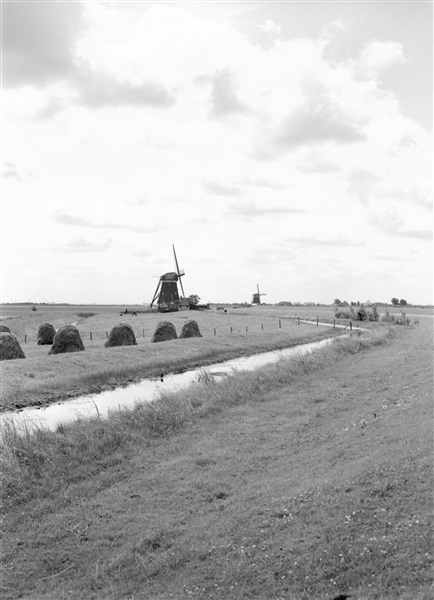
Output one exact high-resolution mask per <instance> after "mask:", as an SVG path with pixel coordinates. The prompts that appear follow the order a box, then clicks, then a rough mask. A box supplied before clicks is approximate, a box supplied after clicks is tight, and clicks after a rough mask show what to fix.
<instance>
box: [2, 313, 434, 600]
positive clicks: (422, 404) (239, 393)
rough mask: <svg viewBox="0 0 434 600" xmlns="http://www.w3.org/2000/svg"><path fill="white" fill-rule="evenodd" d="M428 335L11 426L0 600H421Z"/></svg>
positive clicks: (429, 444) (363, 341)
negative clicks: (44, 427)
mask: <svg viewBox="0 0 434 600" xmlns="http://www.w3.org/2000/svg"><path fill="white" fill-rule="evenodd" d="M312 329H313V330H316V327H312ZM432 334H433V331H432V320H431V319H429V320H427V321H426V323H425V324H424V325H423V326H422V325H419V326H416V327H414V326H411V327H392V328H388V327H377V328H374V329H372V330H371V331H370V332H367V333H363V334H362V335H361V336H353V337H352V338H347V339H342V338H341V339H339V340H336V342H335V343H334V344H333V345H332V346H330V347H329V348H327V349H326V350H324V351H321V352H318V353H315V354H312V355H310V356H306V357H303V358H300V359H298V360H295V361H291V362H281V363H278V364H277V365H276V366H275V367H273V368H270V367H267V368H264V369H261V370H258V371H257V372H255V373H254V374H238V375H234V376H233V377H231V378H230V379H227V380H224V381H222V382H221V383H219V384H215V383H213V382H212V381H211V380H210V379H209V378H207V377H206V371H204V375H203V378H202V383H201V384H196V385H195V386H193V387H192V388H191V389H190V390H189V391H186V392H183V393H179V394H177V395H167V396H164V397H162V398H161V400H160V401H159V402H157V403H156V404H155V405H153V406H152V405H144V406H142V407H138V408H137V409H136V410H135V411H133V412H118V413H114V414H113V415H112V416H111V417H110V418H109V419H108V420H105V419H94V420H92V421H87V422H81V423H78V424H76V425H73V426H68V427H60V428H59V431H58V432H56V433H44V432H40V433H39V434H37V435H36V436H33V437H32V436H30V437H29V438H28V439H26V438H19V439H17V438H14V436H13V432H10V437H9V440H8V441H7V443H6V445H4V447H3V467H4V468H3V485H2V494H3V503H4V504H3V516H4V524H3V564H2V582H1V586H2V588H1V590H0V591H1V592H2V598H5V600H15V599H17V598H22V599H25V600H30V599H31V600H54V599H56V600H58V599H59V600H62V599H65V600H66V599H71V600H79V599H80V600H81V599H83V598H86V599H94V600H106V599H113V600H118V599H119V600H120V599H124V600H127V599H129V600H139V599H140V600H145V599H146V600H169V599H177V598H179V599H184V598H197V599H203V600H205V599H208V598H214V599H218V600H224V599H232V598H234V599H240V600H241V599H243V600H247V599H252V598H257V599H274V600H283V599H288V600H289V599H291V600H297V599H300V600H307V599H308V598H309V599H311V598H314V599H317V598H318V599H323V598H324V599H332V598H334V597H335V596H336V595H337V594H351V595H352V597H353V599H354V600H374V599H378V600H392V599H393V600H395V599H402V600H410V599H411V600H428V599H432V598H433V586H432V583H433V578H432V573H433V572H432V566H433V561H432V550H433V548H432V542H433V536H432V533H433V530H432V507H433V492H432V490H433V486H432V484H433V481H432V479H433V469H432V466H433V465H432V457H433V436H432V423H433V421H432V417H433V414H432V413H433V411H432V391H433V363H432ZM82 354H84V353H82ZM16 362H18V361H16ZM21 362H25V361H21Z"/></svg>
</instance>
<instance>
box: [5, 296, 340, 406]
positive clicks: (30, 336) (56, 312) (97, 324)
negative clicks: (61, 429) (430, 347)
mask: <svg viewBox="0 0 434 600" xmlns="http://www.w3.org/2000/svg"><path fill="white" fill-rule="evenodd" d="M3 308H4V310H3V313H4V314H5V315H8V316H9V317H10V318H8V319H5V320H4V321H3V323H4V324H6V325H7V326H9V327H10V329H11V333H13V334H14V335H15V336H16V337H17V338H18V340H19V341H20V343H21V346H22V348H23V350H24V352H25V354H26V359H22V360H10V361H3V362H2V394H1V405H0V409H11V408H17V407H23V406H27V405H41V404H46V403H50V402H54V401H58V400H64V399H67V398H71V397H74V396H79V395H82V394H86V393H96V392H98V391H102V390H105V389H110V388H114V387H118V386H120V385H125V384H127V383H130V382H133V381H137V380H139V379H142V378H144V377H153V376H155V375H159V374H160V373H161V372H162V371H163V372H165V373H168V372H180V371H184V370H186V369H187V368H194V367H197V366H201V365H207V364H210V363H214V362H221V361H224V360H228V359H230V358H234V357H236V356H241V355H244V354H254V353H257V352H262V351H267V350H273V349H278V348H284V347H290V346H293V345H297V344H302V343H304V342H310V341H314V340H318V339H322V338H324V337H329V336H331V335H333V334H334V333H336V332H335V331H334V330H333V329H331V328H324V327H321V326H319V327H316V326H314V325H308V324H304V323H301V324H300V325H298V321H296V320H294V317H295V314H296V313H293V312H291V311H290V310H288V309H285V308H283V309H281V308H277V307H261V308H253V307H251V308H248V309H228V312H227V313H224V312H223V311H218V310H211V311H206V312H205V311H204V312H202V311H200V312H199V311H194V312H193V311H185V312H178V313H170V314H166V315H164V314H160V313H157V312H153V313H139V314H138V315H137V316H131V315H123V316H122V317H121V316H120V309H119V308H116V307H89V306H86V307H68V308H66V307H60V306H56V307H39V309H38V310H37V311H36V312H33V311H32V310H31V307H29V306H25V307H12V308H15V314H14V315H13V314H9V313H12V312H13V311H12V308H11V307H3ZM319 308H321V307H319ZM322 308H325V307H322ZM317 312H318V313H319V311H317V310H316V307H313V312H312V311H306V310H305V311H304V312H303V313H302V314H301V316H302V317H303V318H312V319H315V320H316V318H317V316H320V318H321V320H323V319H329V320H330V319H331V320H332V319H333V310H332V309H330V308H328V309H327V310H323V313H322V314H318V315H317V314H316V313H317ZM187 319H195V320H196V321H197V322H198V324H199V327H200V330H201V333H202V335H203V338H200V339H199V338H197V339H188V340H174V341H171V342H165V343H163V344H161V343H158V344H153V343H151V338H152V335H153V333H154V331H155V328H156V326H157V323H158V322H159V321H161V320H169V321H171V322H172V323H173V324H174V325H175V327H176V329H177V332H178V335H179V334H180V331H181V329H182V326H183V324H184V323H185V321H186V320H187ZM44 321H48V322H50V323H52V324H53V325H54V326H55V327H56V328H58V327H61V326H63V325H65V324H69V323H74V324H76V326H77V328H78V330H79V331H80V335H81V337H82V340H83V343H84V345H85V351H84V352H76V353H73V354H62V355H56V356H49V355H48V351H49V349H50V346H38V345H37V343H36V339H37V332H38V328H39V325H40V324H41V323H43V322H44ZM119 322H127V323H129V324H131V325H132V327H133V329H134V331H135V334H136V339H137V346H129V347H120V348H104V343H105V341H106V339H107V335H108V333H109V332H110V330H111V328H112V327H113V326H114V325H116V324H117V323H119Z"/></svg>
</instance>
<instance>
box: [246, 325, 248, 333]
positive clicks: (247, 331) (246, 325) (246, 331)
mask: <svg viewBox="0 0 434 600" xmlns="http://www.w3.org/2000/svg"><path fill="white" fill-rule="evenodd" d="M247 332H248V328H247V325H246V333H247Z"/></svg>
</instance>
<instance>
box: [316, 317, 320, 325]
mask: <svg viewBox="0 0 434 600" xmlns="http://www.w3.org/2000/svg"><path fill="white" fill-rule="evenodd" d="M318 322H319V317H317V318H316V326H317V327H318Z"/></svg>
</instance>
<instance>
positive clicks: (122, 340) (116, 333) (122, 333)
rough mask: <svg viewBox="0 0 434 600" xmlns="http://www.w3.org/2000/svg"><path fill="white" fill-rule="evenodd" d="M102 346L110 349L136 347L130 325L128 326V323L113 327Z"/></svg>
mask: <svg viewBox="0 0 434 600" xmlns="http://www.w3.org/2000/svg"><path fill="white" fill-rule="evenodd" d="M104 346H105V347H106V348H112V347H113V346H137V342H136V336H135V335H134V331H133V328H132V327H131V325H128V323H120V324H119V325H115V326H114V327H113V329H112V330H111V331H110V335H109V336H108V339H107V341H106V343H105V344H104Z"/></svg>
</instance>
